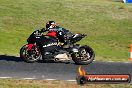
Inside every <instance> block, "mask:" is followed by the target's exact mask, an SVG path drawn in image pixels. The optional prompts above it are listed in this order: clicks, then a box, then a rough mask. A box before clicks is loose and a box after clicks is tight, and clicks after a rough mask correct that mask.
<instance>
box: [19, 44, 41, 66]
mask: <svg viewBox="0 0 132 88" xmlns="http://www.w3.org/2000/svg"><path fill="white" fill-rule="evenodd" d="M20 58H21V59H22V60H24V61H25V62H28V63H33V62H36V61H38V60H39V59H40V58H41V53H40V50H39V47H38V46H36V45H33V47H32V49H31V50H28V46H27V45H24V46H23V47H22V48H21V49H20Z"/></svg>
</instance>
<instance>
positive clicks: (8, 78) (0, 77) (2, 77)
mask: <svg viewBox="0 0 132 88" xmlns="http://www.w3.org/2000/svg"><path fill="white" fill-rule="evenodd" d="M9 78H13V77H0V79H9Z"/></svg>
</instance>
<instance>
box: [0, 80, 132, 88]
mask: <svg viewBox="0 0 132 88" xmlns="http://www.w3.org/2000/svg"><path fill="white" fill-rule="evenodd" d="M62 87H63V88H132V86H131V85H130V84H85V85H77V84H76V82H66V81H45V80H16V79H15V80H14V79H3V80H2V79H0V88H62Z"/></svg>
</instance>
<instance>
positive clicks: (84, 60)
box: [71, 46, 95, 65]
mask: <svg viewBox="0 0 132 88" xmlns="http://www.w3.org/2000/svg"><path fill="white" fill-rule="evenodd" d="M71 57H72V60H73V61H74V62H75V64H79V65H87V64H90V63H92V62H93V60H94V57H95V53H94V51H93V49H92V48H91V47H89V46H82V47H80V48H79V52H78V53H74V54H72V55H71Z"/></svg>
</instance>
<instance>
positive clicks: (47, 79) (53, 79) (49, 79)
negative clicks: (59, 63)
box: [44, 79, 57, 81]
mask: <svg viewBox="0 0 132 88" xmlns="http://www.w3.org/2000/svg"><path fill="white" fill-rule="evenodd" d="M44 80H49V81H52V80H57V79H44Z"/></svg>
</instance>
